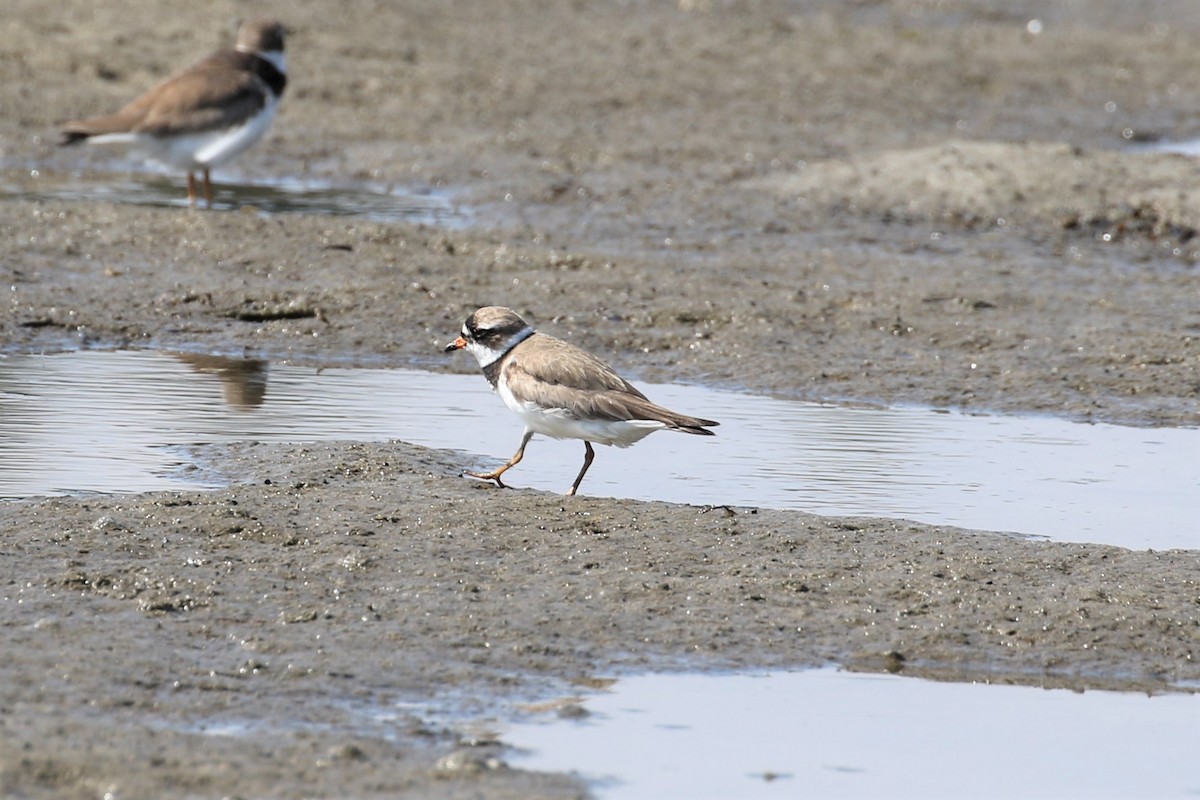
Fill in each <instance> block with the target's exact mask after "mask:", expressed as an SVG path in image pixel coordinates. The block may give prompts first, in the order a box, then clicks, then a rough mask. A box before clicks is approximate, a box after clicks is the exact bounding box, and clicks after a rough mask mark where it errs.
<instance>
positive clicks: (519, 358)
mask: <svg viewBox="0 0 1200 800" xmlns="http://www.w3.org/2000/svg"><path fill="white" fill-rule="evenodd" d="M534 336H535V337H536V339H537V347H535V348H527V349H526V353H528V354H529V355H526V353H521V352H514V353H513V354H512V355H511V356H510V357H509V361H508V363H507V364H506V365H505V377H506V381H507V383H508V388H509V390H510V391H511V392H512V393H513V395H514V396H515V397H517V398H518V399H520V400H533V401H535V402H537V403H539V404H540V405H543V406H546V407H548V408H563V409H572V410H573V411H574V413H575V414H576V416H578V417H592V418H595V419H603V420H635V419H647V420H657V421H659V422H662V423H665V424H666V425H668V426H670V427H672V428H677V429H679V430H682V431H686V432H688V433H701V434H706V435H712V431H707V430H704V429H705V428H710V427H713V426H715V425H717V424H718V423H716V422H713V421H712V420H707V419H699V418H697V417H689V416H687V415H686V414H679V413H677V412H674V411H671V410H670V409H667V408H663V407H662V406H660V405H656V404H655V403H652V402H650V400H648V399H647V398H646V396H645V395H644V394H642V393H641V392H640V391H638V390H637V389H636V388H635V387H634V386H633V385H632V384H630V383H629V381H627V380H625V379H624V378H622V377H621V376H620V375H618V374H617V372H616V371H615V370H614V369H613V368H612V367H610V366H609V365H608V364H606V363H604V362H603V361H601V360H600V359H598V358H596V357H595V356H593V355H592V354H591V353H588V352H587V351H586V350H581V349H579V348H578V347H575V346H574V345H571V344H568V343H567V342H564V341H561V340H559V339H555V338H553V337H551V336H545V335H543V334H535V335H534ZM533 338H534V337H531V339H530V340H528V341H531V342H532V341H533Z"/></svg>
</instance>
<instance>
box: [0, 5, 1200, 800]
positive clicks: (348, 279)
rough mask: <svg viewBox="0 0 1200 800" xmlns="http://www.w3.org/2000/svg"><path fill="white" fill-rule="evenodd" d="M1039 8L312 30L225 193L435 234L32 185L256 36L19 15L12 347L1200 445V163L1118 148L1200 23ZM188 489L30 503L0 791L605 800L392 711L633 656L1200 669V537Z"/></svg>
mask: <svg viewBox="0 0 1200 800" xmlns="http://www.w3.org/2000/svg"><path fill="white" fill-rule="evenodd" d="M1041 5H1042V4H1016V5H1014V4H1003V5H999V4H992V3H972V2H963V3H958V4H949V5H943V6H942V7H941V8H940V9H938V10H937V11H936V12H935V11H933V10H930V9H928V8H926V7H925V6H923V5H920V4H906V3H880V4H871V5H867V4H859V5H855V6H845V5H844V4H812V5H809V4H805V5H795V6H793V5H775V4H763V5H751V6H739V7H736V8H733V7H729V8H726V7H725V6H723V5H721V4H716V3H679V4H670V5H667V4H663V5H651V4H645V5H635V7H634V9H633V10H632V11H630V10H628V9H627V8H626V7H624V6H621V7H617V6H614V7H612V8H606V7H602V6H601V7H588V8H578V7H576V6H574V5H571V4H549V5H545V4H541V3H532V2H531V3H517V4H510V5H509V6H508V8H507V12H506V13H505V14H503V15H497V14H496V13H495V9H494V8H493V7H492V6H491V5H490V4H485V3H479V2H465V1H464V2H458V3H449V4H438V5H436V6H435V5H427V4H412V5H409V4H403V3H397V4H394V5H384V6H379V7H376V6H371V7H369V8H368V7H366V6H362V7H357V6H352V7H349V8H347V9H346V13H345V14H344V15H340V16H339V19H338V20H337V21H336V24H334V23H332V22H331V21H330V20H329V18H328V14H327V8H326V6H324V5H323V4H316V3H303V4H297V5H292V6H289V7H288V10H287V14H288V15H289V19H288V20H287V21H288V22H289V24H291V25H293V26H294V27H296V28H297V34H296V35H295V37H294V39H293V50H292V53H291V57H292V64H293V65H294V71H295V73H296V75H295V80H294V82H293V85H292V86H291V87H290V88H289V96H288V97H286V98H285V100H284V103H283V106H282V109H281V113H280V116H279V119H278V122H277V127H276V129H275V131H274V132H273V133H272V135H271V137H270V139H269V140H268V141H267V142H266V143H264V144H265V146H262V147H260V148H257V149H256V150H254V151H252V152H251V153H248V154H247V155H246V156H245V157H243V159H242V160H241V161H239V162H238V164H237V169H236V170H235V171H234V173H233V175H234V178H235V179H236V177H237V176H243V177H246V178H249V179H253V180H255V181H266V180H268V179H270V178H271V176H280V175H282V176H297V175H303V176H312V177H315V178H318V179H327V180H329V181H331V182H333V183H336V184H337V185H339V186H341V185H343V182H344V181H345V180H346V179H347V178H348V179H350V180H354V181H362V182H364V183H370V184H371V185H380V184H381V185H384V186H391V185H396V186H407V187H411V188H412V189H413V190H414V191H415V192H418V193H420V192H423V191H427V190H431V189H436V190H438V191H445V192H447V193H449V194H450V196H451V197H452V199H453V202H455V203H457V204H459V205H460V206H461V207H462V208H463V209H467V210H469V212H470V215H471V216H470V219H471V220H472V225H470V226H469V227H465V228H461V227H453V226H452V227H445V228H443V227H430V226H424V227H423V226H420V225H413V224H408V223H404V222H396V223H384V222H379V221H366V220H360V219H337V218H331V217H328V216H313V215H309V214H306V213H277V214H263V213H261V212H260V210H258V209H255V208H253V207H252V206H243V207H240V208H239V209H238V210H234V211H226V212H221V213H213V214H203V213H195V214H189V213H186V212H182V211H181V210H179V209H175V208H154V207H145V206H135V205H131V204H123V203H105V202H73V201H69V200H64V199H62V198H61V197H58V198H54V197H47V196H46V195H45V193H42V194H40V195H39V191H38V187H37V183H38V181H40V180H43V179H46V178H47V176H48V177H49V178H53V179H54V180H55V181H60V180H76V179H78V180H84V181H86V180H87V177H86V176H87V175H88V174H89V172H90V170H91V169H93V168H97V169H100V170H112V169H113V168H114V167H113V163H112V162H111V160H107V159H106V157H105V156H102V155H90V154H86V153H84V154H72V155H71V156H69V159H70V160H64V156H63V155H62V154H61V153H58V152H56V151H54V149H53V148H52V147H51V146H50V144H49V143H50V141H51V140H52V138H53V130H54V125H53V123H54V121H55V120H56V119H63V118H66V117H69V116H79V115H82V114H86V113H93V112H98V111H101V110H105V109H107V108H108V107H110V106H112V105H113V104H115V103H119V102H121V101H123V100H125V99H128V98H129V97H130V96H132V95H133V94H134V93H136V92H137V91H138V90H140V89H143V88H145V87H146V86H147V85H149V83H151V82H152V81H153V80H154V79H156V78H157V77H158V76H160V75H161V74H162V73H163V72H164V71H166V70H169V69H171V68H172V67H174V66H177V65H178V64H179V63H181V61H185V60H186V59H187V58H188V57H192V56H195V55H199V54H202V53H204V52H207V51H208V50H209V49H211V48H212V47H214V46H216V44H217V43H218V42H224V41H226V40H227V39H222V38H221V37H222V36H225V37H228V35H229V30H230V28H229V21H230V20H232V19H233V18H234V17H235V16H237V15H238V14H240V13H242V12H243V9H241V8H240V6H237V7H235V5H234V4H232V3H218V4H216V5H215V6H211V5H206V6H204V7H202V8H201V7H193V6H179V7H176V8H172V10H171V13H170V14H163V13H162V11H161V9H159V8H158V6H157V5H155V4H145V8H144V9H141V10H142V11H144V12H145V13H131V12H130V11H129V10H128V9H129V6H128V5H127V6H126V7H125V10H123V11H122V12H121V13H120V14H118V13H116V12H113V11H109V10H106V9H105V8H104V7H100V6H96V5H94V4H84V3H77V2H68V3H66V4H65V5H63V7H62V13H61V14H60V15H58V16H57V17H56V18H55V19H53V20H50V19H48V18H47V17H46V15H45V11H44V5H43V4H40V3H17V4H15V5H14V6H13V7H12V9H11V10H10V13H9V14H8V15H6V18H5V21H4V27H3V29H2V30H0V36H2V37H3V40H4V41H5V43H6V45H8V47H6V52H8V53H9V54H10V57H9V58H7V59H5V60H3V61H0V75H2V76H3V77H4V78H5V83H6V85H8V86H11V87H14V90H13V91H12V92H8V93H6V94H5V96H4V98H0V103H2V104H3V110H4V113H3V114H0V148H2V149H3V153H2V156H0V167H2V169H3V178H4V183H5V185H6V186H10V187H16V188H15V189H14V190H12V191H9V190H6V191H5V194H6V198H5V199H4V200H3V201H0V225H2V226H3V228H4V229H5V230H6V231H9V232H10V233H11V238H10V241H11V243H12V246H10V248H9V249H8V250H7V251H6V255H5V258H4V259H3V261H2V262H0V271H2V274H3V276H4V286H5V288H6V293H5V294H6V297H5V301H4V303H3V304H0V336H2V343H3V348H4V350H5V351H6V352H40V351H44V350H53V349H57V348H71V347H79V346H92V345H95V346H104V347H120V346H139V347H156V348H168V347H169V348H174V349H184V350H188V351H191V352H198V353H203V352H217V353H225V354H231V353H232V354H240V353H243V352H248V353H251V354H257V355H261V356H263V357H266V358H272V359H275V358H287V359H291V360H294V361H298V362H302V363H311V364H329V363H357V364H368V365H370V364H375V365H379V364H387V365H419V366H425V367H431V368H436V369H445V370H462V371H469V370H470V369H471V366H470V365H469V364H463V363H461V362H459V363H453V362H448V361H446V360H445V359H443V358H442V357H441V356H439V355H438V353H437V346H438V345H439V344H444V342H445V341H446V339H447V337H449V336H452V335H453V334H454V333H455V332H456V331H457V329H458V327H459V325H460V324H461V321H462V319H463V318H464V317H465V316H466V314H467V313H469V311H471V310H472V309H473V308H475V307H476V306H479V305H483V304H491V303H500V304H505V305H510V306H513V307H514V308H517V309H518V310H520V311H521V312H522V313H524V314H526V315H527V316H528V317H529V318H530V319H532V320H534V321H535V322H536V323H537V324H538V325H539V326H541V327H543V328H546V329H547V330H549V331H551V332H553V333H555V334H556V335H559V336H563V337H565V338H569V339H571V340H573V341H575V342H577V343H578V344H581V345H583V346H585V347H588V348H589V349H593V350H595V351H597V352H600V353H602V354H604V355H605V356H606V357H608V358H609V359H610V360H611V361H613V363H614V364H615V365H616V366H618V367H619V368H621V369H622V370H624V371H626V372H628V373H630V374H631V375H633V376H634V377H638V378H640V379H644V380H655V381H671V380H682V381H690V382H702V383H709V384H714V385H720V386H725V387H744V388H748V389H751V390H754V391H760V392H769V393H776V394H780V395H784V396H789V397H806V398H811V399H820V400H839V399H852V400H855V401H868V402H880V403H898V402H903V403H919V404H926V405H933V406H948V407H956V408H966V409H987V410H1002V411H1021V412H1024V411H1041V412H1049V413H1055V414H1062V415H1066V416H1069V417H1071V418H1074V419H1089V418H1090V419H1100V420H1106V421H1112V422H1121V423H1125V424H1138V425H1196V424H1197V423H1198V422H1200V369H1198V367H1200V364H1198V354H1197V345H1196V340H1197V336H1198V335H1200V317H1197V311H1196V304H1195V277H1196V275H1195V272H1196V268H1197V267H1196V264H1197V262H1198V260H1200V257H1198V256H1197V252H1198V251H1200V246H1198V245H1197V244H1196V236H1195V232H1196V230H1198V229H1200V211H1198V209H1200V200H1198V197H1197V195H1196V189H1195V187H1196V186H1197V185H1200V182H1198V181H1197V180H1196V178H1197V177H1200V175H1198V174H1197V173H1198V172H1200V168H1198V167H1197V166H1196V164H1195V163H1194V162H1193V161H1191V160H1189V159H1187V158H1183V157H1181V156H1177V155H1171V154H1164V153H1155V152H1147V151H1145V150H1138V149H1135V148H1132V147H1130V142H1132V141H1134V140H1153V139H1156V138H1167V139H1187V138H1191V137H1195V136H1197V135H1200V119H1198V118H1197V116H1196V111H1195V109H1197V108H1200V94H1198V91H1197V89H1196V87H1195V86H1194V85H1193V84H1191V83H1189V82H1188V81H1187V80H1186V79H1185V77H1184V76H1186V75H1189V74H1194V73H1195V70H1196V68H1197V66H1198V65H1197V63H1196V62H1197V59H1200V56H1198V55H1197V53H1196V50H1195V47H1194V41H1195V35H1196V34H1197V33H1198V32H1200V19H1198V18H1197V10H1196V9H1195V7H1194V5H1193V4H1189V3H1165V4H1156V5H1155V9H1154V11H1153V12H1152V13H1153V14H1154V15H1155V17H1154V18H1153V19H1147V18H1146V13H1147V12H1144V11H1137V10H1131V9H1133V6H1132V5H1130V4H1125V3H1116V2H1114V3H1102V4H1100V6H1095V5H1093V6H1090V8H1091V9H1092V13H1089V14H1088V15H1087V18H1086V19H1080V18H1075V17H1073V16H1071V15H1070V14H1068V13H1066V12H1065V11H1063V10H1062V9H1052V10H1050V12H1047V11H1046V10H1045V9H1044V8H1042V7H1041ZM264 7H265V6H264ZM1064 8H1065V7H1064ZM631 17H632V18H636V20H637V24H630V19H631ZM1035 18H1036V19H1038V21H1039V23H1040V24H1039V25H1038V26H1033V27H1031V26H1030V21H1031V20H1033V19H1035ZM131 26H132V27H131ZM130 42H137V44H138V46H137V47H132V46H128V45H129V43H130ZM293 90H294V91H293ZM1127 132H1128V135H1127ZM34 173H37V174H36V175H35V174H34ZM76 176H78V177H76ZM156 180H158V179H157V178H156ZM481 380H482V379H481ZM695 411H696V413H703V409H695ZM502 413H503V409H502V408H500V407H499V405H497V414H502ZM200 455H201V457H202V459H203V460H204V463H206V464H207V465H209V466H210V467H211V468H212V469H213V470H215V471H216V472H218V473H220V474H222V475H225V476H227V477H228V478H229V479H230V480H232V481H233V485H231V486H230V488H227V489H223V490H219V491H216V492H206V493H201V492H196V493H165V494H161V493H160V494H151V495H141V496H131V497H76V498H69V499H53V500H33V501H24V502H16V503H5V504H3V505H0V529H3V530H4V531H5V532H6V533H5V535H4V539H3V541H2V542H0V564H2V565H3V572H2V573H0V575H2V580H3V585H2V586H0V629H2V630H3V632H4V634H3V635H4V642H5V651H6V658H5V659H3V660H2V661H0V670H3V672H4V674H3V676H2V678H3V679H2V680H0V687H3V688H2V689H0V692H2V694H0V708H3V711H4V713H3V714H0V730H2V731H3V732H4V734H5V735H4V736H2V737H0V793H7V794H13V795H17V796H28V797H94V796H96V795H97V794H101V795H102V794H104V793H105V792H109V791H112V792H114V793H116V794H117V795H118V796H124V797H159V796H163V795H164V793H169V794H172V795H173V796H196V797H201V796H203V797H209V796H224V795H230V796H254V797H259V796H261V797H298V796H325V797H335V796H338V797H340V796H358V797H370V796H380V797H383V796H396V795H397V794H404V793H406V792H408V793H411V794H419V795H422V796H444V797H468V796H480V795H485V794H486V795H487V796H489V797H504V796H512V797H572V796H579V795H581V794H582V793H583V792H584V788H583V787H582V786H581V785H580V784H579V783H578V782H577V781H575V780H573V779H571V778H568V777H565V776H553V775H551V776H545V775H537V774H531V773H525V772H521V771H519V770H511V769H504V768H503V767H502V766H501V762H502V760H503V758H504V752H503V749H502V747H500V746H499V745H498V744H496V743H494V742H491V741H490V740H489V739H488V737H487V736H485V735H482V736H476V737H472V736H471V735H469V734H464V733H463V732H462V731H459V730H456V729H455V728H454V726H453V725H449V724H441V723H438V722H436V721H434V720H433V717H434V715H432V714H427V713H425V712H420V713H418V712H410V711H407V710H405V709H409V708H410V706H407V705H404V704H406V703H410V702H418V701H422V700H423V701H429V702H431V703H432V704H433V705H435V706H439V705H440V706H442V707H444V708H445V709H446V710H447V712H450V713H462V714H463V715H464V717H469V716H470V715H471V713H472V712H473V711H476V710H483V712H484V713H490V712H488V711H486V709H492V708H494V705H493V704H494V703H496V702H507V701H509V700H510V699H515V700H520V699H526V698H535V697H544V696H546V695H554V694H561V693H562V692H563V691H564V687H569V686H571V685H573V682H581V683H582V685H584V686H587V685H594V682H595V681H596V680H597V679H603V678H606V677H609V676H611V675H613V674H619V673H621V672H622V671H624V670H631V671H640V670H646V669H660V668H687V669H705V668H726V667H742V666H745V667H771V666H780V667H782V666H804V665H816V664H820V663H825V662H826V661H828V660H834V661H837V662H839V663H843V664H847V665H850V666H852V667H854V668H860V669H868V670H877V671H882V670H900V671H901V673H902V674H904V673H908V674H919V675H926V676H931V677H942V678H946V679H953V680H997V681H1013V682H1020V683H1030V684H1035V685H1050V686H1065V687H1071V688H1077V689H1082V688H1088V687H1107V688H1119V689H1126V690H1139V691H1169V690H1174V689H1180V688H1184V689H1186V688H1189V687H1194V686H1195V682H1196V681H1197V679H1198V678H1200V675H1198V674H1197V673H1198V671H1200V670H1198V669H1197V666H1196V654H1197V646H1198V644H1200V564H1198V561H1197V555H1196V551H1194V550H1179V551H1171V552H1163V553H1158V552H1132V551H1129V550H1122V549H1118V548H1110V547H1099V546H1091V545H1067V544H1051V543H1044V542H1033V541H1027V540H1022V539H1019V538H1015V537H1007V536H1001V535H997V534H989V533H986V532H964V531H958V530H953V529H946V528H938V527H934V526H927V525H917V524H913V523H908V522H905V521H899V520H894V521H892V520H882V521H881V520H856V519H839V518H819V517H813V516H809V515H805V514H802V513H798V512H792V513H785V512H770V511H763V510H760V511H757V512H755V510H754V509H749V508H723V507H721V506H720V498H714V505H713V507H711V508H705V507H688V506H671V505H665V504H657V503H634V502H628V501H614V500H604V499H598V498H589V497H586V496H585V497H579V498H573V499H569V500H564V499H563V498H561V497H557V496H554V495H548V494H541V493H533V492H527V491H509V492H502V491H499V490H496V489H494V488H492V487H488V486H485V485H480V484H474V483H471V482H469V481H466V480H464V479H461V478H459V477H458V470H459V469H460V468H461V466H462V456H463V454H446V453H438V452H433V451H428V450H422V449H420V448H415V447H410V446H406V445H402V444H394V445H361V444H343V445H338V444H325V445H320V446H311V447H300V446H294V447H287V446H282V445H270V446H266V445H262V446H255V445H253V444H246V445H239V446H235V447H230V448H225V449H222V450H220V451H217V450H208V451H205V452H203V453H201V454H200ZM604 455H607V454H604ZM615 455H616V456H617V457H619V456H621V455H631V454H629V453H625V454H615ZM472 457H473V456H472ZM632 457H636V451H634V452H633V453H632ZM268 481H269V483H268ZM585 489H586V486H585ZM379 709H385V711H384V712H383V713H382V714H381V713H380V712H379ZM396 709H400V711H399V712H398V713H392V712H393V711H395V710H396ZM386 710H391V711H386ZM435 710H436V709H435Z"/></svg>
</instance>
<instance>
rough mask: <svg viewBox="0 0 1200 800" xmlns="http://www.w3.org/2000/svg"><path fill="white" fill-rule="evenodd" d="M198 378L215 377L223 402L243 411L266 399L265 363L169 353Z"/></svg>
mask: <svg viewBox="0 0 1200 800" xmlns="http://www.w3.org/2000/svg"><path fill="white" fill-rule="evenodd" d="M170 355H171V356H172V357H173V358H177V359H179V360H180V361H182V362H183V363H185V364H187V365H188V366H189V367H191V368H192V369H193V370H195V371H196V372H198V373H200V374H201V375H216V376H217V378H219V379H220V381H221V388H222V389H223V391H224V395H225V402H226V403H228V404H229V405H230V406H231V407H233V408H237V409H240V410H242V411H249V410H251V409H255V408H258V407H259V406H261V405H262V404H263V400H264V399H265V398H266V396H267V362H266V361H259V360H257V359H253V358H227V357H225V356H209V355H202V354H196V353H171V354H170Z"/></svg>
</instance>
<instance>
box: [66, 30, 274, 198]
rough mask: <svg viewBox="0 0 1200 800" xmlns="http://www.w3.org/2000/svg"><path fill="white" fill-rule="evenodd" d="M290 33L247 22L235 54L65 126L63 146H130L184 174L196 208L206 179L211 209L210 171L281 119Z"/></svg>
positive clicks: (218, 55) (219, 55) (222, 54)
mask: <svg viewBox="0 0 1200 800" xmlns="http://www.w3.org/2000/svg"><path fill="white" fill-rule="evenodd" d="M286 33H287V31H286V29H285V28H284V27H283V25H281V24H280V23H279V22H276V21H275V20H270V19H254V20H248V21H246V22H244V23H242V26H241V28H240V29H239V31H238V37H237V44H236V45H235V46H234V47H233V48H232V49H226V50H218V51H217V52H215V53H213V54H212V55H210V56H208V57H207V58H205V59H203V60H201V61H199V62H197V63H195V64H193V65H191V66H190V67H187V68H185V69H183V70H181V71H179V72H176V73H175V74H174V75H171V76H170V77H168V78H166V79H165V80H164V81H162V82H161V83H159V84H158V85H156V86H154V87H153V88H151V89H150V90H148V91H147V92H145V93H144V94H142V95H140V96H138V97H137V98H135V99H134V100H133V101H131V102H130V103H129V104H128V105H126V106H125V107H124V108H122V109H121V110H120V111H117V112H116V113H114V114H104V115H101V116H97V117H88V118H87V119H79V120H73V121H71V122H67V123H65V124H64V125H63V126H62V139H61V141H60V144H63V145H70V144H77V143H79V142H85V141H86V142H92V143H96V144H122V145H127V146H130V148H131V149H132V150H133V151H134V152H135V153H138V154H139V155H141V156H142V157H144V158H148V159H150V160H153V161H157V162H159V163H162V164H164V165H166V166H169V167H176V168H178V169H181V170H186V171H187V176H188V178H187V181H188V203H189V205H192V206H194V205H195V204H196V177H195V173H197V172H200V173H202V175H203V179H204V199H205V201H206V203H207V205H208V206H209V207H210V208H211V207H212V183H211V179H210V175H209V172H210V170H212V169H213V168H214V167H218V166H220V165H221V164H224V163H226V162H228V161H229V160H231V159H232V158H234V157H235V156H237V155H238V154H239V153H241V152H242V151H244V150H245V149H246V148H248V147H250V146H251V145H252V144H254V143H255V142H257V141H258V140H259V139H261V138H262V137H263V135H264V134H265V133H266V132H267V129H268V128H270V127H271V123H272V122H273V121H274V119H275V112H276V110H277V109H278V108H279V99H280V97H281V96H282V95H283V90H284V88H285V87H286V86H287V60H286V57H285V56H284V52H283V50H284V44H283V41H284V38H285V35H286Z"/></svg>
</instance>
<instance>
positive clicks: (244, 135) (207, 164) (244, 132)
mask: <svg viewBox="0 0 1200 800" xmlns="http://www.w3.org/2000/svg"><path fill="white" fill-rule="evenodd" d="M278 109H279V101H278V100H271V101H269V102H268V103H267V104H266V105H265V106H263V109H262V111H261V112H260V113H259V114H257V115H256V116H254V117H252V118H250V120H248V121H247V122H246V123H245V124H244V125H239V126H237V127H233V128H226V129H224V130H218V131H203V132H200V133H187V134H183V135H180V136H150V135H147V134H144V133H113V134H105V135H102V136H93V137H92V138H91V139H89V140H88V141H89V142H91V143H93V144H123V145H128V146H129V147H130V149H131V150H132V151H133V152H134V153H136V154H137V155H139V156H141V157H142V158H147V159H149V160H151V161H157V162H159V163H160V164H162V165H164V166H167V167H174V168H176V169H181V170H186V171H188V172H191V171H193V170H199V169H205V168H213V167H219V166H220V165H222V164H224V163H226V162H228V161H230V160H231V159H233V158H235V157H236V156H238V155H239V154H240V153H242V152H243V151H245V150H246V149H247V148H248V147H250V146H251V145H253V144H254V143H255V142H257V141H258V140H259V139H261V138H262V137H263V135H264V134H266V132H267V131H268V130H269V129H270V127H271V123H272V122H274V121H275V113H276V111H277V110H278Z"/></svg>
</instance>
